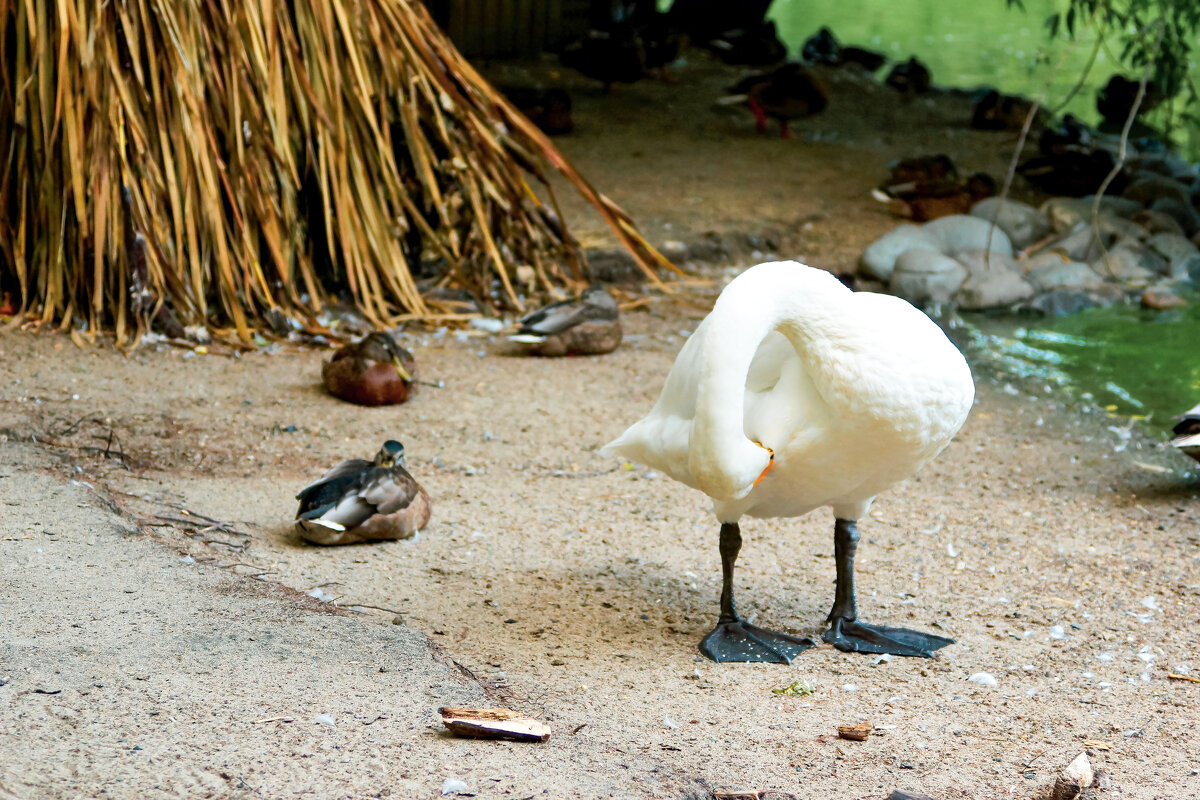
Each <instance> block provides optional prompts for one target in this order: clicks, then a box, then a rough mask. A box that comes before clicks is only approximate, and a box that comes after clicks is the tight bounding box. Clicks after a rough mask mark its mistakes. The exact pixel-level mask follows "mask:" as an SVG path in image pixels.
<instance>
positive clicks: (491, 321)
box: [442, 317, 504, 794]
mask: <svg viewBox="0 0 1200 800" xmlns="http://www.w3.org/2000/svg"><path fill="white" fill-rule="evenodd" d="M471 327H472V328H475V329H477V330H481V331H487V332H488V333H499V332H500V331H502V330H504V321H503V320H499V319H496V318H495V317H476V318H475V319H473V320H471ZM442 794H445V792H442Z"/></svg>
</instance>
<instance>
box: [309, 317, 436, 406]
mask: <svg viewBox="0 0 1200 800" xmlns="http://www.w3.org/2000/svg"><path fill="white" fill-rule="evenodd" d="M415 370H416V361H415V360H414V359H413V355H412V353H410V352H408V351H407V350H405V349H404V348H403V347H401V346H400V345H398V344H396V340H395V339H393V338H392V337H391V335H390V334H387V333H384V332H382V331H376V332H375V333H371V334H367V335H366V336H364V337H363V338H362V339H361V340H359V341H357V342H355V343H353V344H348V345H346V346H345V347H343V348H341V349H340V350H338V351H337V352H336V353H334V354H333V358H331V359H330V360H329V361H326V362H325V365H324V366H323V367H322V368H321V377H322V378H323V379H324V381H325V388H326V389H328V390H329V393H330V394H331V395H333V396H334V397H337V398H339V399H341V400H345V401H347V402H350V403H357V404H358V405H360V406H388V405H395V404H396V403H403V402H404V401H405V400H407V399H408V398H409V396H410V395H411V394H412V393H413V392H414V391H416V378H415V377H414V372H415Z"/></svg>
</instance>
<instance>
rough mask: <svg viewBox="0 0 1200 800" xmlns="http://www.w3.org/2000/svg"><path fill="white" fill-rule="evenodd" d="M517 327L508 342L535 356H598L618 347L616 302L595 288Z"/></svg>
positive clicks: (535, 314)
mask: <svg viewBox="0 0 1200 800" xmlns="http://www.w3.org/2000/svg"><path fill="white" fill-rule="evenodd" d="M520 325H521V327H520V328H519V329H518V330H517V332H516V333H514V334H513V335H512V336H509V337H508V339H509V341H512V342H517V343H519V344H521V345H524V346H525V348H526V350H527V351H528V352H530V353H532V354H534V355H539V356H570V355H579V356H584V355H599V354H601V353H611V352H612V351H613V350H616V349H617V346H618V345H619V344H621V319H620V315H619V312H618V309H617V301H616V300H614V299H613V296H612V295H610V294H609V293H608V292H606V291H604V289H602V288H600V287H599V286H591V287H589V288H587V289H585V290H584V291H583V293H582V294H581V295H579V297H576V298H573V299H570V300H560V301H558V302H557V303H551V304H550V305H548V306H544V307H543V308H540V309H538V310H537V311H535V312H533V313H532V314H530V315H529V316H527V317H525V318H524V319H522V320H521V323H520Z"/></svg>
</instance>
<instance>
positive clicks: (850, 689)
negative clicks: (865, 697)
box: [842, 683, 858, 692]
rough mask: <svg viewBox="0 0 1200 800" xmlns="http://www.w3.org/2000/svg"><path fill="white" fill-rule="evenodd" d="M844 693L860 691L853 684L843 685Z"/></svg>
mask: <svg viewBox="0 0 1200 800" xmlns="http://www.w3.org/2000/svg"><path fill="white" fill-rule="evenodd" d="M842 691H843V692H857V691H858V687H857V686H855V685H854V684H853V683H843V684H842Z"/></svg>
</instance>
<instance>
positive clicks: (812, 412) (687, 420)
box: [601, 261, 975, 663]
mask: <svg viewBox="0 0 1200 800" xmlns="http://www.w3.org/2000/svg"><path fill="white" fill-rule="evenodd" d="M974 396H975V386H974V382H973V381H972V379H971V371H970V369H969V368H968V366H967V363H966V360H965V359H964V358H963V357H962V354H961V353H959V351H958V349H957V348H956V347H955V346H954V345H953V344H952V343H951V342H950V341H949V339H947V338H946V335H945V334H944V333H943V332H942V331H941V329H940V328H938V326H937V325H936V324H935V323H934V322H933V321H931V320H930V319H929V318H928V317H927V316H925V314H924V313H922V312H921V311H919V310H917V309H916V308H914V307H913V306H911V305H909V304H908V303H907V302H905V301H904V300H901V299H899V298H896V297H892V296H890V295H881V294H872V293H869V292H858V293H855V292H852V291H850V290H849V289H848V288H846V287H845V286H844V285H842V283H841V282H840V281H838V279H837V278H835V277H834V276H833V275H831V274H829V273H828V272H825V271H823V270H819V269H814V268H812V267H808V266H805V265H803V264H800V263H797V262H794V261H780V262H773V263H768V264H759V265H758V266H755V267H751V268H750V269H748V270H746V271H745V272H743V273H742V274H741V275H739V276H738V277H737V278H735V279H734V280H733V281H732V282H731V283H730V284H729V286H727V287H726V288H725V290H724V291H723V292H722V293H721V295H720V297H718V298H717V302H716V304H715V305H714V307H713V310H712V312H711V313H710V314H709V315H708V316H707V317H706V318H705V319H704V320H703V321H702V322H701V323H700V325H699V326H698V327H697V328H696V330H695V332H694V333H693V334H692V335H691V336H690V337H689V338H688V340H687V342H686V343H685V344H684V346H683V349H682V350H680V352H679V355H678V356H677V357H676V359H675V364H674V365H673V366H672V367H671V371H670V374H668V375H667V380H666V384H665V385H664V386H663V391H662V395H661V396H660V397H659V399H658V403H657V404H655V406H654V408H653V409H652V410H651V411H650V413H649V414H647V415H646V416H645V417H644V418H643V419H641V420H640V421H638V422H636V423H634V424H633V425H632V426H631V427H630V428H629V429H628V430H627V431H625V433H623V434H622V435H621V436H619V437H618V438H617V439H615V440H614V441H612V442H610V443H609V444H608V445H606V446H605V447H604V448H603V450H602V451H601V452H602V453H605V454H609V455H620V456H623V457H625V458H628V459H630V460H633V461H638V462H641V463H643V464H647V465H649V466H651V467H653V468H655V469H657V470H661V471H662V472H665V473H666V474H668V475H670V476H671V477H672V478H674V479H675V480H678V481H681V482H683V483H685V484H687V485H688V486H691V487H693V488H696V489H699V490H700V491H702V492H704V493H705V494H707V495H709V496H710V497H711V498H712V499H713V503H714V507H715V511H716V514H717V518H718V520H719V521H720V522H721V536H720V548H721V561H722V565H723V573H724V585H723V589H722V593H721V616H720V620H719V622H718V624H717V627H716V628H715V629H714V630H713V631H712V633H710V634H709V635H708V636H707V637H705V639H704V641H703V642H702V643H701V645H700V649H701V652H703V653H704V654H705V655H707V656H708V657H710V658H712V659H713V660H714V661H774V662H783V663H790V661H791V659H792V657H793V656H795V655H796V654H797V653H799V652H801V651H802V650H804V649H806V648H807V647H811V646H812V645H813V642H812V640H810V639H807V638H800V637H795V636H789V635H787V634H782V633H777V632H774V631H768V630H765V629H763V628H758V627H756V626H753V625H750V624H749V623H747V622H745V621H744V620H742V619H740V618H739V617H738V616H737V613H736V611H735V610H734V605H733V568H734V563H735V561H736V560H737V554H738V550H739V549H740V547H741V533H740V529H739V527H738V520H739V519H740V518H741V517H742V516H743V515H749V516H752V517H795V516H799V515H801V514H805V513H807V512H809V511H811V510H813V509H814V508H817V507H819V506H832V507H833V512H834V515H835V517H836V518H837V522H836V524H835V528H834V544H835V548H834V549H835V558H836V562H837V590H836V595H835V601H834V605H833V609H832V610H831V611H830V613H829V621H830V623H831V627H830V630H829V631H828V632H827V633H826V634H825V639H826V641H829V642H831V643H833V644H834V645H835V646H837V647H839V648H840V649H842V650H850V651H859V652H873V653H894V654H897V655H923V656H929V655H931V654H932V651H933V650H936V649H938V648H939V647H944V646H945V645H947V644H949V643H950V642H951V640H950V639H946V638H943V637H939V636H933V635H930V634H923V633H919V632H916V631H906V630H904V629H901V628H887V627H883V626H870V625H866V624H864V623H859V622H857V621H856V608H855V596H854V552H855V549H856V546H857V541H858V531H857V528H856V525H855V521H856V520H857V519H859V518H860V517H861V516H862V515H863V514H865V513H866V512H867V510H868V508H869V507H870V505H871V501H872V500H873V499H874V497H875V495H877V494H878V493H880V492H881V491H883V490H884V489H886V488H888V487H889V486H891V485H893V484H895V483H896V482H898V481H901V480H903V479H905V478H907V477H909V476H910V475H912V474H913V473H914V472H916V471H917V470H918V469H920V468H921V466H922V465H924V464H925V463H926V462H927V461H929V460H930V459H932V458H933V457H934V456H936V455H937V454H938V453H939V452H940V451H941V450H942V448H944V447H945V446H946V445H947V444H949V442H950V439H951V438H952V437H953V436H954V434H955V433H956V432H957V431H958V429H959V428H960V427H962V424H963V422H964V421H965V420H966V418H967V413H968V411H969V410H970V408H971V404H972V402H973V400H974Z"/></svg>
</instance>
